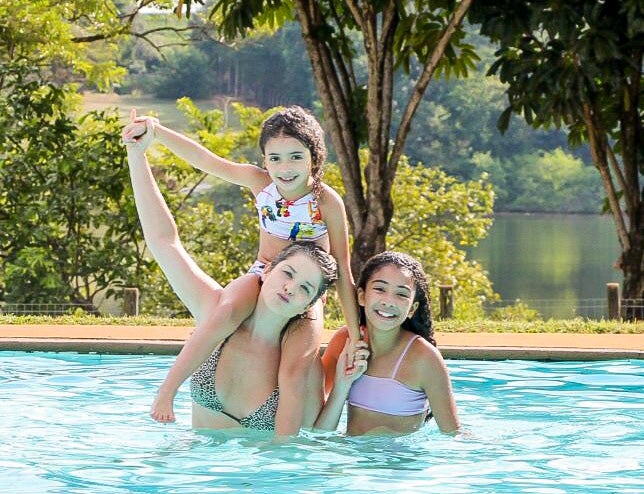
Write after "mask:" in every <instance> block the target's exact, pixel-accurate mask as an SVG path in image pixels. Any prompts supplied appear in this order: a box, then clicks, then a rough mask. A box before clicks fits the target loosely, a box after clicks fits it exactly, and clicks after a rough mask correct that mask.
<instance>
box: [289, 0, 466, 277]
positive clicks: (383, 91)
mask: <svg viewBox="0 0 644 494" xmlns="http://www.w3.org/2000/svg"><path fill="white" fill-rule="evenodd" d="M471 1H472V0H463V1H461V2H460V3H459V4H458V5H457V6H455V11H454V13H453V15H452V17H451V18H450V20H449V22H448V24H447V26H446V28H445V30H444V32H443V34H442V35H441V37H440V39H439V40H438V42H437V44H436V46H435V47H434V50H433V51H432V53H431V56H430V57H429V58H428V59H427V60H424V61H421V63H423V65H424V73H423V77H421V80H420V81H419V83H418V84H417V86H416V88H415V91H414V94H413V96H412V98H410V101H409V102H408V103H407V105H406V110H405V117H404V119H403V122H402V125H401V126H400V129H399V130H398V135H397V136H396V140H395V145H394V153H390V139H391V120H392V108H393V94H394V91H393V80H394V65H395V56H394V36H395V33H396V29H397V27H398V24H399V21H400V13H399V10H398V9H399V6H398V3H397V2H396V1H395V0H389V1H387V2H383V3H382V4H381V5H380V7H379V8H380V11H378V8H377V7H376V6H375V5H374V4H373V2H358V1H356V0H348V1H347V2H346V6H347V8H348V10H349V11H350V12H351V14H352V16H353V19H354V20H355V22H356V24H357V25H358V27H359V30H360V31H361V32H362V35H363V43H364V49H365V53H366V55H367V71H368V81H367V103H366V108H365V112H366V115H364V117H365V118H366V123H367V129H368V130H367V145H368V148H369V159H368V162H367V165H366V168H365V171H364V174H365V179H366V180H365V182H366V190H365V188H363V185H362V176H361V170H360V163H359V154H358V150H359V146H360V144H361V142H359V139H360V137H359V136H358V132H357V129H356V127H355V125H356V121H359V120H360V117H361V116H356V115H354V114H352V112H353V113H355V104H352V101H353V100H352V98H355V97H356V95H357V92H358V88H357V86H356V84H355V80H353V79H352V75H353V71H352V70H351V66H350V65H351V61H350V60H346V59H343V55H342V53H341V52H340V51H335V52H333V51H331V50H332V48H331V45H329V44H328V40H327V39H325V36H326V33H327V31H328V26H326V25H325V24H324V19H323V18H322V16H321V14H320V10H319V7H318V6H317V4H316V2H315V1H313V0H296V1H295V9H296V12H297V16H298V19H299V22H300V26H301V28H302V37H303V39H304V43H305V45H306V48H307V51H308V54H309V58H310V60H311V66H312V69H313V76H314V80H315V84H316V87H317V90H318V94H319V95H320V100H321V102H322V107H323V109H324V116H325V122H326V124H327V129H328V130H329V134H330V136H331V142H332V143H333V147H334V150H335V152H336V156H337V161H338V166H339V167H340V170H341V172H342V177H343V182H344V186H345V190H346V193H345V196H344V202H345V208H346V210H347V217H348V218H349V223H350V227H351V229H352V232H353V237H354V244H353V249H352V254H351V268H352V270H353V272H354V273H355V274H357V273H359V272H360V270H361V268H362V266H363V264H364V263H365V261H366V260H367V259H369V258H370V257H371V256H372V255H374V254H377V253H379V252H382V251H383V250H385V249H386V236H387V231H388V230H389V226H390V224H391V219H392V217H393V214H394V205H393V200H392V197H391V190H392V186H393V182H394V179H395V175H396V170H397V167H398V163H399V161H400V157H401V155H402V149H403V147H404V144H405V140H406V137H407V135H408V133H409V130H410V122H411V119H412V117H413V114H414V112H415V110H416V108H417V106H418V104H419V103H420V101H421V99H422V95H423V94H424V92H425V90H426V88H427V84H428V83H429V80H430V79H431V76H432V74H433V72H434V69H435V68H436V65H437V64H438V61H439V60H440V59H441V57H442V56H443V54H444V52H445V49H446V47H447V44H448V41H449V39H450V37H451V36H452V35H453V34H454V32H455V31H456V28H457V27H458V26H459V25H460V23H461V22H462V19H463V17H464V15H465V13H466V12H467V10H468V9H469V6H470V4H471ZM353 103H355V102H353ZM390 155H391V156H390Z"/></svg>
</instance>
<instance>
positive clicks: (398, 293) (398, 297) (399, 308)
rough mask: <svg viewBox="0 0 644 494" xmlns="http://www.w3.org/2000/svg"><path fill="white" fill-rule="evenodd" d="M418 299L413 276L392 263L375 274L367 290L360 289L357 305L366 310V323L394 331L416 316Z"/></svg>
mask: <svg viewBox="0 0 644 494" xmlns="http://www.w3.org/2000/svg"><path fill="white" fill-rule="evenodd" d="M415 296H416V285H415V283H414V279H413V277H412V274H411V273H410V272H409V271H408V270H407V269H404V268H400V267H398V266H395V265H393V264H385V265H384V266H382V267H381V268H379V269H377V270H376V271H374V273H373V275H372V276H371V278H369V280H368V281H367V283H366V286H365V288H364V290H363V289H362V288H358V303H359V304H360V305H361V306H363V307H364V311H365V316H366V318H367V323H368V324H369V325H371V326H373V327H374V328H375V329H382V330H389V329H395V328H397V327H399V326H400V325H401V324H402V323H403V322H404V321H405V319H407V318H408V317H411V316H412V315H413V314H414V311H415V310H416V308H417V307H418V302H414V297H415Z"/></svg>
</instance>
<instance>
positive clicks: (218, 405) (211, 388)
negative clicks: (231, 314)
mask: <svg viewBox="0 0 644 494" xmlns="http://www.w3.org/2000/svg"><path fill="white" fill-rule="evenodd" d="M226 341H228V339H226V340H224V342H223V343H222V344H221V345H220V346H219V348H217V349H216V350H215V351H214V352H213V353H212V355H211V356H210V357H209V358H208V360H206V361H205V362H204V363H203V364H202V365H201V367H199V369H197V370H196V371H195V373H194V374H193V375H192V378H191V379H190V395H191V397H192V399H193V400H194V401H195V403H197V404H199V405H201V406H203V407H205V408H208V409H210V410H213V411H215V412H221V413H223V414H225V415H227V416H228V417H230V418H232V419H234V420H236V421H237V422H239V424H240V425H241V426H242V427H244V428H247V429H255V430H260V431H273V430H275V415H276V414H277V404H278V402H279V395H280V394H279V388H275V389H274V390H273V392H272V393H271V394H270V395H269V397H268V398H267V399H266V401H265V402H264V403H262V404H261V405H260V406H259V408H257V410H255V411H254V412H253V413H251V414H250V415H248V416H246V417H243V418H241V419H238V418H236V417H233V416H232V415H230V414H229V413H227V412H226V411H224V404H223V403H222V402H221V400H220V399H219V396H217V392H216V391H215V371H216V370H217V364H218V363H219V357H220V355H221V351H222V349H223V347H224V345H225V344H226Z"/></svg>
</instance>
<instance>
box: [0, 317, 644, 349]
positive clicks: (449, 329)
mask: <svg viewBox="0 0 644 494" xmlns="http://www.w3.org/2000/svg"><path fill="white" fill-rule="evenodd" d="M32 324H33V325H37V324H46V325H65V326H73V325H109V326H128V327H132V334H133V335H134V336H136V335H137V332H136V327H137V326H170V327H177V326H182V327H183V326H194V320H193V319H177V318H158V317H147V316H139V317H95V316H89V315H85V316H83V317H74V316H63V317H49V316H12V315H3V314H0V325H32ZM434 326H435V330H436V331H438V332H442V333H568V334H607V335H608V334H642V333H643V332H644V323H643V322H642V321H639V322H626V321H605V320H601V321H594V320H588V319H581V318H576V319H562V320H555V319H550V320H547V321H532V322H529V321H494V320H490V319H477V320H473V321H461V320H458V319H447V320H442V321H435V322H434ZM327 327H339V326H328V325H327ZM439 344H440V340H439Z"/></svg>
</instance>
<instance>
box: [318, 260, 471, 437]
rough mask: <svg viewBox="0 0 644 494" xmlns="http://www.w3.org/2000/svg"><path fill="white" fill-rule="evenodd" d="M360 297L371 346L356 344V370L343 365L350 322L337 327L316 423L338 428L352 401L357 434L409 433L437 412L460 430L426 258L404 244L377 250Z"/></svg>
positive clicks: (443, 422) (447, 426)
mask: <svg viewBox="0 0 644 494" xmlns="http://www.w3.org/2000/svg"><path fill="white" fill-rule="evenodd" d="M358 303H359V304H360V311H361V317H362V322H363V323H364V326H363V331H364V336H365V340H366V342H367V343H368V346H369V351H368V352H367V351H366V350H365V348H363V347H357V349H356V352H355V359H356V364H355V366H354V369H355V370H354V372H353V373H351V374H346V373H345V372H342V371H341V370H342V369H344V368H345V366H346V355H345V353H344V352H345V345H346V341H347V331H346V328H342V329H339V330H338V331H337V332H336V333H335V334H334V335H333V338H332V339H331V341H330V342H329V346H328V348H327V350H326V352H324V355H323V357H322V362H323V365H324V371H325V376H326V381H325V388H326V392H327V393H329V391H330V394H329V396H328V399H327V402H326V404H325V406H324V408H323V410H322V412H321V413H320V416H319V417H318V420H317V421H316V424H315V428H317V429H325V430H335V428H336V427H337V425H338V420H339V418H340V414H341V412H342V409H343V406H344V403H345V401H348V419H347V433H348V434H351V435H361V434H367V433H383V432H384V433H395V434H403V433H409V432H412V431H415V430H417V429H419V428H420V427H421V426H422V425H423V424H424V423H425V421H426V420H428V418H429V417H431V415H433V416H434V418H435V419H436V423H437V424H438V427H439V429H440V430H441V431H442V432H444V433H455V432H457V431H458V429H459V421H458V416H457V413H456V404H455V402H454V396H453V394H452V388H451V384H450V379H449V374H448V372H447V367H446V366H445V362H444V361H443V358H442V356H441V354H440V352H439V351H438V349H437V348H436V343H435V341H434V338H433V328H432V321H431V313H430V305H429V297H428V293H427V276H426V275H425V273H424V271H423V268H422V266H421V265H420V263H419V262H418V261H417V260H416V259H414V258H413V257H410V256H408V255H406V254H401V253H398V252H383V253H381V254H378V255H376V256H374V257H372V258H371V259H369V260H368V261H367V263H366V264H365V266H364V268H363V269H362V272H361V274H360V280H359V282H358ZM367 355H368V365H367V361H366V358H367ZM430 414H431V415H430Z"/></svg>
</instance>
